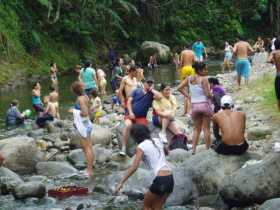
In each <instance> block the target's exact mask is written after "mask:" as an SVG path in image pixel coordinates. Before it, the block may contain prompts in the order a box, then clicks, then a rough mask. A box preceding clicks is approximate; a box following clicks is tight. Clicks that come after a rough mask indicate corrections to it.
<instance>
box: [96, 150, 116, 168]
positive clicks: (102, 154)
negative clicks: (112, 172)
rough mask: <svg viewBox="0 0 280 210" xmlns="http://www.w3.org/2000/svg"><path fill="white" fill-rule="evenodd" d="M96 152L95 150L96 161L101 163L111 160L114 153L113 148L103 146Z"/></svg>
mask: <svg viewBox="0 0 280 210" xmlns="http://www.w3.org/2000/svg"><path fill="white" fill-rule="evenodd" d="M94 152H95V158H96V163H99V164H103V163H105V162H109V161H110V160H111V157H112V154H113V151H112V150H109V149H106V148H103V147H97V148H96V149H95V151H94Z"/></svg>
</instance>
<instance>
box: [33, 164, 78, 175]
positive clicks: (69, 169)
mask: <svg viewBox="0 0 280 210" xmlns="http://www.w3.org/2000/svg"><path fill="white" fill-rule="evenodd" d="M36 169H37V173H38V174H39V175H43V176H59V175H63V174H74V173H77V172H78V170H77V169H75V168H74V167H73V166H71V165H70V164H69V163H67V162H55V161H49V162H40V163H38V164H37V165H36Z"/></svg>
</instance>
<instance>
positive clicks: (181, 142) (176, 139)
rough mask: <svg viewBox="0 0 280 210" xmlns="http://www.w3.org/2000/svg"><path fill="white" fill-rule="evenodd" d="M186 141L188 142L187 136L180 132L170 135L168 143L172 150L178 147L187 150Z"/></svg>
mask: <svg viewBox="0 0 280 210" xmlns="http://www.w3.org/2000/svg"><path fill="white" fill-rule="evenodd" d="M187 143H188V137H187V136H186V135H185V134H182V133H180V134H177V135H174V136H173V137H172V139H171V141H170V144H169V149H170V150H173V149H179V148H180V149H184V150H188V147H187Z"/></svg>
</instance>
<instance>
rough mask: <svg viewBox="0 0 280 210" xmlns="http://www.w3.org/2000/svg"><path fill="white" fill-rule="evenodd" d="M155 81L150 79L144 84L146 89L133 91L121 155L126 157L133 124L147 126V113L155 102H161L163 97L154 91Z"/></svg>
mask: <svg viewBox="0 0 280 210" xmlns="http://www.w3.org/2000/svg"><path fill="white" fill-rule="evenodd" d="M153 86H154V80H153V79H152V78H148V79H146V80H145V82H144V88H137V89H135V90H133V91H132V93H131V95H130V96H129V97H128V100H127V110H126V113H125V117H124V120H125V121H124V123H125V127H124V130H123V140H122V149H121V152H120V155H126V145H127V143H128V138H129V131H130V128H131V126H132V124H133V123H138V124H143V125H147V124H148V121H147V119H146V117H147V113H148V111H149V109H150V107H151V106H152V103H153V100H154V99H156V100H159V99H160V98H161V95H160V93H159V92H158V91H156V90H154V89H153Z"/></svg>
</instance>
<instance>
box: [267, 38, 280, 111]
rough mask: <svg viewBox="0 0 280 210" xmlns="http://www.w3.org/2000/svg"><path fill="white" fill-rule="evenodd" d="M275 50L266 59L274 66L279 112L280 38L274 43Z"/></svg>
mask: <svg viewBox="0 0 280 210" xmlns="http://www.w3.org/2000/svg"><path fill="white" fill-rule="evenodd" d="M274 47H275V50H274V51H272V53H271V54H270V56H269V58H268V62H270V63H273V64H275V67H276V77H275V83H274V85H275V93H276V98H277V106H278V110H279V111H280V37H278V38H277V39H276V40H275V41H274Z"/></svg>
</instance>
